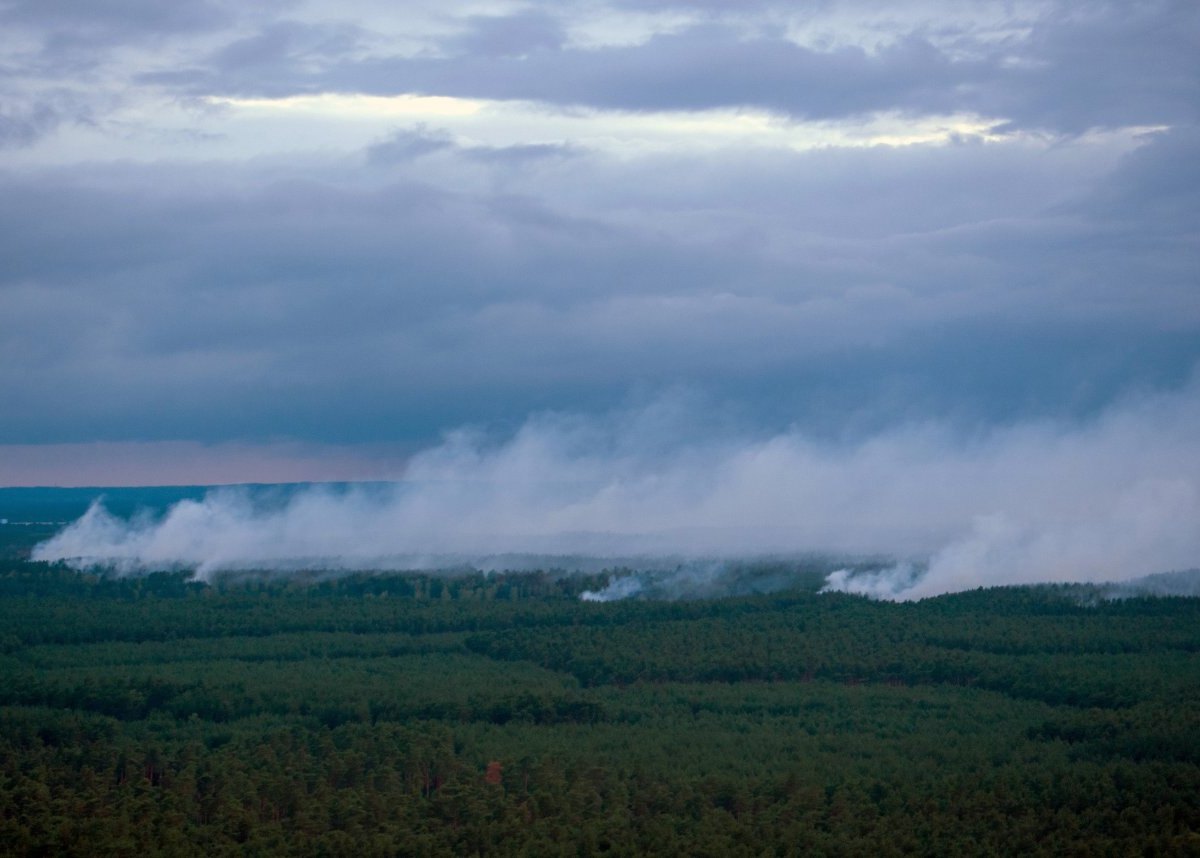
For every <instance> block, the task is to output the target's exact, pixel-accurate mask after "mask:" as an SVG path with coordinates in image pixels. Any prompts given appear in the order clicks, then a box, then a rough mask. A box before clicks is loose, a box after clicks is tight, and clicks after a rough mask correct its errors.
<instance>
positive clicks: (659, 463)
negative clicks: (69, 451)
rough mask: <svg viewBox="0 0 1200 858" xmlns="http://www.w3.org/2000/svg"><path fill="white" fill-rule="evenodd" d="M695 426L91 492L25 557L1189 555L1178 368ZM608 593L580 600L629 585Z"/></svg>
mask: <svg viewBox="0 0 1200 858" xmlns="http://www.w3.org/2000/svg"><path fill="white" fill-rule="evenodd" d="M709 422H711V421H710V415H709V413H708V412H706V410H705V409H704V408H703V407H700V406H698V405H697V404H696V403H694V402H691V401H690V400H689V399H688V398H687V397H671V396H668V397H665V398H663V399H662V400H659V401H658V402H656V403H654V404H652V405H650V406H648V407H645V408H641V409H634V410H629V411H623V412H619V413H616V414H611V415H608V416H607V417H604V418H588V417H583V416H577V415H575V416H572V415H560V414H550V415H541V416H538V417H535V418H532V419H530V420H529V421H528V422H527V423H526V424H525V425H524V426H523V427H522V428H521V429H520V430H519V431H518V432H517V433H516V434H515V435H514V436H513V437H511V438H509V439H508V440H506V441H503V442H499V443H496V442H493V441H491V440H490V439H488V438H487V437H485V436H482V435H479V434H475V433H470V432H458V433H455V434H453V435H451V436H449V437H448V438H447V439H446V440H445V442H444V443H442V444H441V445H440V446H437V447H435V448H433V449H430V450H428V451H426V452H424V453H422V454H420V455H418V456H417V457H415V458H414V459H413V460H412V461H411V462H410V464H409V466H408V468H407V471H406V473H405V474H404V479H403V480H402V481H400V482H398V483H396V484H392V485H388V486H385V487H380V486H374V487H363V488H351V489H348V490H336V491H335V490H331V489H322V488H320V487H313V488H311V489H308V490H304V491H300V492H298V493H296V494H294V495H292V496H289V497H286V498H280V499H277V501H276V502H274V503H262V502H261V500H260V499H256V498H253V497H251V496H249V495H247V494H245V493H239V492H237V491H233V490H216V491H213V492H211V493H210V494H209V495H208V496H207V497H206V498H205V499H204V500H203V501H200V502H194V501H184V502H181V503H179V504H177V505H176V506H174V507H173V508H171V509H170V510H169V511H168V512H167V513H166V514H165V515H164V516H163V517H161V518H158V519H153V518H149V517H144V518H141V519H135V520H133V521H124V520H120V519H117V518H114V517H113V516H110V515H109V514H108V513H106V512H105V510H104V509H103V508H102V507H101V506H94V507H93V508H92V509H91V510H89V512H88V513H87V514H86V515H85V516H84V517H83V518H81V519H80V520H79V521H77V522H75V523H74V524H72V525H70V526H69V527H67V528H66V529H65V530H64V531H62V532H61V533H59V534H58V535H57V536H55V537H54V538H52V539H50V540H49V541H47V542H45V543H43V544H41V545H40V546H38V547H37V549H36V550H35V554H34V556H35V558H36V559H41V560H67V561H69V562H72V563H74V564H77V565H104V566H109V567H112V568H115V569H117V570H120V571H124V572H137V571H147V570H153V569H161V568H189V569H194V570H196V574H197V575H198V576H199V577H202V578H203V577H207V576H210V575H211V574H213V573H215V572H218V571H222V570H232V569H280V570H282V569H289V568H305V569H314V568H324V569H413V568H446V567H448V566H455V565H457V566H460V567H461V566H462V565H464V564H470V565H475V566H476V567H477V568H484V567H485V566H486V565H487V564H492V565H493V566H498V567H500V568H504V567H505V566H507V568H516V567H517V566H518V565H519V564H515V563H513V564H509V563H507V561H506V560H505V557H506V556H507V555H512V554H526V555H529V554H533V555H587V556H591V557H596V558H605V557H624V558H628V557H639V556H640V557H659V558H661V557H664V556H668V555H670V556H674V557H680V558H691V559H693V560H700V559H706V558H709V559H716V560H721V559H726V560H728V559H732V558H738V557H752V556H763V555H768V554H773V555H782V554H787V553H789V552H792V553H796V552H810V553H811V552H828V553H833V554H838V553H841V554H848V555H856V556H866V555H881V554H886V555H888V556H892V557H895V558H899V561H898V562H897V564H896V565H895V566H893V567H891V568H888V569H885V570H883V571H876V572H858V573H852V572H848V571H846V572H838V573H834V574H832V575H830V576H829V580H828V587H829V588H831V589H838V590H847V591H851V592H861V593H866V594H868V595H871V596H874V597H883V598H900V599H908V598H921V597H925V596H931V595H936V594H940V593H946V592H953V591H957V590H963V589H969V588H974V587H977V586H986V585H997V584H1020V583H1036V582H1066V581H1090V582H1112V581H1118V580H1124V579H1129V578H1133V577H1136V576H1141V575H1146V574H1149V573H1154V572H1162V571H1168V570H1173V569H1185V568H1190V567H1195V566H1197V565H1198V564H1200V429H1198V428H1197V427H1200V384H1198V383H1195V382H1193V383H1192V384H1191V385H1189V386H1188V387H1186V388H1184V389H1182V390H1179V391H1176V392H1174V393H1170V394H1159V395H1146V396H1142V397H1139V398H1136V399H1128V400H1126V401H1124V402H1123V403H1120V404H1119V405H1117V406H1114V407H1113V408H1111V409H1110V410H1108V411H1107V412H1105V413H1103V414H1101V415H1099V416H1097V417H1095V418H1094V419H1091V420H1089V421H1087V422H1084V423H1074V424H1063V423H1054V422H1036V423H1023V424H1017V425H1011V426H1007V427H1002V428H992V429H990V430H987V431H981V432H978V433H976V434H973V435H971V434H963V433H962V432H958V431H955V430H953V429H952V428H950V427H949V426H948V425H944V424H937V423H921V424H912V425H905V426H903V427H899V428H895V429H893V430H891V431H887V432H882V433H879V434H876V435H875V436H873V437H870V438H867V439H865V440H859V441H856V442H843V443H832V442H818V441H815V440H813V439H811V438H809V437H806V436H805V435H804V434H802V433H800V432H798V431H789V432H784V433H779V434H774V435H770V436H760V437H748V436H746V435H745V434H742V435H738V434H737V433H731V432H729V431H723V432H714V433H711V434H707V433H706V432H705V431H704V430H703V427H704V426H705V425H706V424H707V423H709ZM698 427H699V428H698ZM489 558H490V559H489ZM681 568H683V569H688V568H692V569H699V568H701V566H700V565H698V564H695V563H693V564H690V565H685V566H683V567H681ZM704 568H708V567H704ZM704 574H709V573H704ZM623 586H626V587H627V588H629V592H621V593H617V592H615V591H614V592H613V593H611V594H604V593H595V594H592V596H593V597H594V598H609V597H614V596H620V595H632V593H633V591H634V589H635V588H636V587H635V585H634V584H628V585H623Z"/></svg>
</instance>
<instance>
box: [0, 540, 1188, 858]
mask: <svg viewBox="0 0 1200 858" xmlns="http://www.w3.org/2000/svg"><path fill="white" fill-rule="evenodd" d="M614 574H621V573H619V572H610V573H605V574H603V575H600V576H591V577H579V576H569V575H564V574H559V573H554V572H544V573H524V574H519V575H490V576H484V575H479V574H471V575H462V576H458V577H454V578H439V577H430V576H421V575H378V576H365V575H358V576H351V577H343V578H337V579H327V580H321V579H319V578H316V577H310V578H309V579H307V580H296V579H293V580H281V579H273V578H269V577H262V576H258V577H256V576H254V575H249V576H246V577H243V578H241V579H237V580H234V579H229V580H225V581H224V582H218V583H216V584H212V585H204V584H198V583H194V582H191V581H189V580H188V579H187V577H186V575H184V574H167V573H160V574H154V575H149V576H146V577H140V578H114V577H107V576H104V575H89V574H80V573H77V572H73V571H70V570H68V569H65V568H63V567H56V566H47V565H44V564H33V563H27V562H23V561H20V560H12V561H9V562H7V563H6V565H5V566H4V568H3V570H2V571H0V620H2V624H3V626H2V627H3V633H2V634H3V637H2V641H0V644H2V645H0V676H2V678H3V681H2V682H0V748H2V750H0V766H2V769H0V851H3V852H4V853H6V854H14V855H19V854H60V855H72V854H76V855H95V854H130V855H133V854H145V853H150V854H184V855H187V854H194V855H223V854H262V855H267V854H280V853H291V854H302V855H394V854H418V855H420V854H425V855H438V854H467V855H470V854H481V855H482V854H501V855H503V854H571V855H576V854H590V853H597V852H610V853H612V854H693V855H705V854H708V855H739V854H744V855H761V854H780V855H782V854H830V855H833V854H859V853H863V852H868V851H870V852H873V853H878V854H884V855H890V854H904V853H917V854H932V853H938V854H954V853H965V852H970V853H999V854H1027V853H1035V852H1043V853H1054V854H1072V853H1075V854H1105V853H1111V854H1127V853H1130V852H1137V853H1139V854H1141V853H1144V854H1181V853H1188V852H1194V851H1196V850H1197V849H1200V805H1198V804H1197V802H1196V796H1197V795H1200V744H1198V743H1197V742H1196V739H1195V737H1196V736H1197V735H1200V655H1198V649H1200V600H1196V599H1182V598H1155V599H1126V600H1121V601H1096V600H1095V599H1092V598H1090V596H1089V593H1088V591H1086V590H1085V589H1083V588H1074V587H1059V588H1023V589H1000V590H987V591H976V592H972V593H965V594H961V595H957V596H948V597H942V598H938V599H932V600H926V601H923V602H918V603H906V604H892V603H878V602H870V601H867V600H865V599H862V598H859V597H852V596H846V595H838V594H818V593H815V592H811V591H804V590H794V591H789V592H784V593H777V594H774V595H760V596H749V597H743V598H730V599H713V600H707V601H688V602H681V601H677V602H662V601H625V602H613V603H604V604H598V603H592V602H585V601H580V600H579V598H578V596H579V594H580V592H582V591H583V590H584V589H587V588H594V587H596V586H600V585H602V584H603V583H605V581H606V579H607V578H609V577H611V576H612V575H614Z"/></svg>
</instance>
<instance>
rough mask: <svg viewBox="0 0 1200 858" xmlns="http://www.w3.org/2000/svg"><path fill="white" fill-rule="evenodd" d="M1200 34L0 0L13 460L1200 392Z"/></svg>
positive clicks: (665, 13) (1152, 9) (622, 13)
mask: <svg viewBox="0 0 1200 858" xmlns="http://www.w3.org/2000/svg"><path fill="white" fill-rule="evenodd" d="M1197 44H1200V7H1198V6H1197V5H1196V4H1195V3H1194V2H1189V0H1178V2H1169V0H1163V2H1134V3H1129V2H1119V3H1118V2H1112V3H1104V2H1102V3H1094V4H1087V5H1086V6H1080V5H1079V4H1068V3H1054V2H996V3H978V4H969V5H968V6H964V5H963V4H951V3H932V2H923V3H906V4H899V6H897V4H894V3H893V4H884V3H875V2H855V3H851V2H830V3H821V4H811V5H810V4H805V5H804V6H803V7H798V6H797V4H790V3H787V4H785V3H772V2H765V0H764V2H754V3H739V4H724V3H692V2H687V3H684V2H670V1H669V0H658V1H657V2H655V0H612V1H611V2H607V3H605V2H600V3H594V2H586V3H585V2H574V3H573V2H566V3H555V4H529V3H516V2H487V3H479V4H472V5H471V6H470V7H469V9H468V8H467V7H464V10H463V11H462V12H461V13H455V12H447V11H445V9H444V8H443V7H442V6H441V5H440V4H432V3H423V2H408V3H375V2H370V0H361V2H352V3H338V4H331V3H320V2H296V3H282V2H280V3H274V2H272V3H261V4H252V5H251V6H249V7H247V6H246V5H245V4H234V3H227V2H222V0H209V2H197V3H188V4H165V5H164V4H161V3H154V2H141V0H120V1H119V2H118V0H105V2H98V3H90V2H69V3H68V2H58V3H54V4H49V5H48V4H45V3H34V2H23V0H8V2H0V397H2V401H3V402H4V409H3V415H2V416H0V482H9V483H17V482H22V483H28V482H35V483H76V482H79V481H80V480H81V478H80V477H79V476H78V474H79V473H86V474H87V475H88V476H87V481H94V480H96V479H98V478H99V477H100V476H103V475H104V474H105V473H106V471H105V470H104V467H103V464H102V463H101V464H100V465H96V464H95V463H92V464H91V465H89V466H87V467H84V466H83V465H82V464H81V459H80V457H81V456H83V455H86V454H85V453H82V452H81V451H86V450H87V449H96V450H97V451H99V450H104V449H108V450H113V449H120V450H121V451H122V452H121V455H120V456H117V457H114V458H113V464H112V467H111V468H109V476H108V478H107V479H106V480H104V481H105V482H112V483H121V482H127V481H129V480H130V479H132V477H130V476H129V475H131V474H137V475H138V476H137V479H138V480H146V481H151V482H153V481H156V480H155V478H154V476H153V474H154V473H156V470H155V468H156V467H157V466H155V465H153V463H154V462H156V461H162V460H163V456H162V454H161V451H162V450H164V449H179V450H191V451H193V453H194V464H195V467H193V468H190V469H188V468H182V469H181V468H178V467H174V468H168V467H166V466H163V467H162V468H161V471H158V472H159V473H161V476H160V478H159V479H161V480H163V481H171V480H173V479H178V476H177V475H178V474H181V473H188V474H195V473H204V472H205V469H206V468H207V469H210V471H211V473H212V475H213V476H212V479H213V480H218V479H220V480H225V479H226V478H227V477H228V475H229V474H231V473H232V472H233V471H235V470H236V467H241V464H236V465H235V463H247V462H248V457H252V456H253V455H254V453H253V451H255V450H259V451H262V453H261V455H262V461H263V462H264V463H269V464H264V466H263V467H261V468H258V469H257V470H255V468H254V467H252V466H251V465H249V464H247V465H246V467H247V472H248V473H249V472H250V471H254V472H255V473H280V474H287V475H288V478H289V479H296V478H303V476H304V475H305V474H309V475H311V476H313V477H314V478H316V477H319V478H329V477H332V476H337V475H338V474H337V473H334V472H333V471H336V469H337V468H342V469H343V473H344V475H345V476H347V477H353V478H359V477H362V476H366V475H370V474H371V473H372V468H374V467H376V466H377V465H378V467H379V468H380V470H381V473H379V476H380V477H386V478H391V477H396V476H401V475H402V474H403V468H402V467H400V466H397V465H396V464H395V463H396V462H401V461H403V460H404V459H405V458H406V457H410V456H413V455H416V454H418V453H419V451H421V450H428V449H431V448H437V445H439V444H441V443H442V439H443V438H444V437H445V436H446V433H449V432H453V431H456V430H457V429H458V428H459V427H462V426H470V427H472V431H476V432H482V433H483V436H484V437H487V438H490V439H492V440H493V441H494V442H495V443H503V442H504V439H506V438H509V439H511V438H512V437H514V433H517V432H518V430H519V427H521V426H524V425H528V421H529V420H531V419H533V420H535V421H536V420H537V419H540V418H537V417H536V415H538V414H545V413H550V412H552V413H572V414H577V415H580V419H591V418H588V415H592V416H593V418H594V417H595V415H600V414H607V413H611V412H612V411H613V409H618V410H620V409H624V408H629V407H631V403H644V402H647V401H653V400H654V399H655V398H656V397H658V396H660V395H662V394H663V392H664V391H673V390H681V389H682V390H688V391H691V392H693V393H694V394H695V395H697V396H701V397H703V398H704V399H705V401H706V402H708V403H710V407H709V408H708V409H706V411H705V412H704V413H706V414H712V413H714V412H719V413H720V414H721V415H722V417H721V419H720V420H719V421H718V420H712V421H710V420H708V419H706V418H705V417H704V416H703V414H702V415H700V416H697V417H696V422H697V423H698V424H700V425H699V426H698V427H697V428H696V431H697V432H699V434H700V435H701V436H704V435H706V434H707V435H711V436H713V438H716V437H717V436H720V437H726V438H728V437H737V438H739V439H741V440H742V441H743V442H744V443H747V444H749V443H758V441H761V439H763V438H778V437H785V438H803V439H806V441H805V442H806V443H813V444H818V445H820V444H829V445H833V446H832V447H829V448H828V449H830V450H835V449H842V450H853V449H859V446H860V445H862V444H866V443H868V442H869V439H872V438H887V437H894V435H895V433H903V432H905V431H908V430H907V429H906V428H905V427H911V426H914V425H936V426H939V427H942V428H941V430H940V431H944V432H946V433H950V434H952V435H954V436H955V437H960V436H961V435H962V433H965V434H966V436H970V435H971V434H972V433H976V434H979V435H984V436H989V437H990V436H991V435H992V434H994V433H1006V432H1017V433H1019V432H1021V431H1024V429H1025V428H1027V427H1031V426H1038V425H1044V423H1045V421H1051V422H1053V423H1054V424H1055V425H1057V426H1061V427H1064V428H1063V429H1062V431H1063V432H1064V433H1066V436H1070V437H1075V436H1071V435H1070V433H1071V432H1080V433H1085V434H1086V433H1087V432H1089V431H1092V430H1091V429H1089V427H1095V426H1097V425H1099V421H1101V420H1103V419H1105V418H1104V417H1103V415H1105V414H1111V413H1113V409H1114V408H1119V407H1125V406H1124V405H1122V403H1128V402H1130V401H1132V400H1131V397H1141V396H1159V395H1161V396H1171V397H1179V398H1182V399H1183V400H1192V399H1194V398H1195V397H1196V395H1197V394H1196V387H1195V385H1194V383H1191V382H1190V381H1189V379H1191V378H1193V376H1194V372H1195V368H1196V366H1197V363H1198V362H1200V293H1198V288H1200V283H1198V280H1200V223H1198V220H1200V166H1198V165H1200V118H1198V116H1197V110H1198V108H1200V63H1198V62H1197V60H1196V46H1197ZM1185 410H1186V409H1183V407H1182V406H1181V407H1180V409H1177V410H1176V411H1174V412H1171V413H1172V414H1177V415H1178V414H1183V413H1185ZM531 415H533V416H532V417H531ZM596 419H599V418H596ZM710 422H711V423H712V424H713V425H709V423H710ZM1071 427H1073V428H1071ZM1172 431H1173V430H1172ZM722 433H727V434H722ZM728 433H732V434H728ZM996 437H1001V436H996ZM1003 437H1007V436H1003ZM1079 437H1083V436H1082V435H1081V436H1079ZM713 438H710V439H709V440H710V441H712V440H713ZM754 439H758V441H755V440H754ZM689 443H691V442H689ZM695 443H699V442H698V441H697V442H695ZM705 443H707V442H705ZM713 443H715V441H713ZM55 445H63V446H62V447H61V448H60V449H61V450H62V451H64V453H69V455H63V456H56V455H55V454H54V452H53V451H54V450H55V449H59V448H56V447H55ZM88 445H95V446H93V447H90V448H89V446H88ZM105 445H109V446H107V447H106V446H105ZM112 445H117V446H112ZM139 445H144V449H145V450H146V457H145V460H144V463H143V464H144V466H143V467H133V466H132V465H131V464H130V462H131V461H133V460H131V458H130V457H133V459H136V457H137V453H136V451H137V449H138V446H139ZM164 445H181V446H177V447H173V448H172V447H170V446H164ZM839 445H840V446H839ZM31 447H38V448H39V449H41V450H42V454H41V455H38V456H30V455H29V453H28V451H29V450H30V449H31ZM1198 447H1200V444H1194V443H1185V442H1181V443H1179V444H1177V445H1176V446H1175V447H1173V448H1172V449H1173V452H1174V454H1175V455H1176V456H1177V457H1179V458H1180V459H1182V460H1186V461H1183V462H1181V466H1183V465H1186V467H1181V472H1182V473H1185V474H1193V475H1194V473H1195V472H1194V468H1193V466H1194V464H1195V462H1196V459H1197V457H1200V449H1197V448H1198ZM821 449H826V448H821ZM323 450H324V451H326V452H322V451H323ZM356 450H359V451H361V455H358V454H356V453H355V451H356ZM155 451H159V452H157V453H156V452H155ZM248 451H249V452H248ZM296 451H303V452H302V453H298V452H296ZM100 455H101V454H99V453H97V456H100ZM662 455H663V456H664V457H666V458H664V461H667V460H668V459H669V456H670V455H673V454H671V453H670V451H667V450H663V451H662ZM222 457H225V459H224V460H223V459H222ZM98 461H100V460H98ZM222 461H225V464H222ZM289 461H290V463H291V464H290V465H289V464H288V463H289ZM382 462H387V463H389V464H388V465H387V466H386V468H385V467H384V466H383V465H381V464H378V463H382ZM31 463H38V464H34V465H31ZM122 463H123V464H122ZM644 465H645V467H647V468H649V469H651V470H653V467H652V466H651V464H650V463H649V462H648V461H647V462H645V463H644ZM664 467H665V466H664ZM1189 468H1190V469H1191V470H1189ZM306 469H308V470H306ZM331 469H333V470H331ZM73 471H74V473H72V472H73ZM172 475H176V476H172ZM1129 480H1131V481H1132V482H1130V483H1129V485H1130V486H1132V485H1134V484H1140V480H1139V478H1138V476H1137V474H1130V475H1129ZM200 481H204V480H200ZM1189 485H1190V486H1191V490H1193V491H1194V490H1195V488H1196V486H1195V484H1194V483H1191V484H1189ZM1114 491H1116V489H1115V488H1114ZM972 497H974V495H972ZM897 502H902V501H897ZM1001 506H1003V505H1001ZM968 511H969V512H970V513H971V514H978V515H980V516H987V515H991V514H992V513H995V512H997V510H996V509H993V508H992V507H991V506H990V505H989V504H988V503H986V502H984V501H982V500H981V501H980V502H979V504H978V509H975V508H973V507H972V509H970V510H968ZM1172 520H1173V521H1175V520H1176V519H1172ZM1180 520H1182V521H1183V522H1184V523H1183V524H1178V523H1177V524H1176V525H1175V526H1176V527H1177V528H1183V529H1184V530H1187V529H1189V528H1191V529H1194V528H1196V527H1197V526H1198V525H1197V523H1196V522H1195V521H1194V520H1189V519H1186V517H1185V518H1184V519H1180ZM981 526H982V525H981ZM922 527H923V525H920V524H919V523H914V524H913V533H910V534H908V536H907V537H906V538H907V539H909V541H911V542H912V543H913V544H914V545H916V544H920V545H921V546H923V550H926V551H927V552H933V551H936V550H938V545H937V540H936V539H933V540H926V539H925V536H926V535H927V534H924V533H923V532H922ZM585 529H586V528H585ZM817 535H819V534H817ZM1184 535H1186V534H1184ZM814 538H815V537H814ZM897 538H898V539H899V537H897ZM1181 538H1182V537H1181ZM832 541H835V542H836V540H832ZM901 541H902V540H901ZM1182 544H1188V545H1190V544H1192V543H1189V542H1187V540H1186V539H1184V540H1183V543H1182ZM796 547H799V546H796ZM881 548H886V546H881ZM1137 571H1138V572H1149V571H1156V570H1153V569H1142V570H1137Z"/></svg>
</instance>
